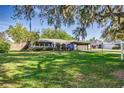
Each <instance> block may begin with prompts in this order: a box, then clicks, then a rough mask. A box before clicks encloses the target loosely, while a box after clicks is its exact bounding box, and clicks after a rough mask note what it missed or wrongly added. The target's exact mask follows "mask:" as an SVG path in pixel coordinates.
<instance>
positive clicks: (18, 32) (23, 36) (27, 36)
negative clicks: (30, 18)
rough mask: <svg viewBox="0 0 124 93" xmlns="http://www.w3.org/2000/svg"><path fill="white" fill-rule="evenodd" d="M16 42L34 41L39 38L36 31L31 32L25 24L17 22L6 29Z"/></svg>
mask: <svg viewBox="0 0 124 93" xmlns="http://www.w3.org/2000/svg"><path fill="white" fill-rule="evenodd" d="M6 32H7V33H8V34H9V35H10V36H11V37H12V39H13V40H14V41H15V42H16V43H21V42H28V41H34V40H36V39H38V38H39V34H38V33H36V32H29V31H28V30H27V29H26V28H25V27H23V25H21V24H19V23H16V25H15V26H10V27H9V28H8V29H7V31H6Z"/></svg>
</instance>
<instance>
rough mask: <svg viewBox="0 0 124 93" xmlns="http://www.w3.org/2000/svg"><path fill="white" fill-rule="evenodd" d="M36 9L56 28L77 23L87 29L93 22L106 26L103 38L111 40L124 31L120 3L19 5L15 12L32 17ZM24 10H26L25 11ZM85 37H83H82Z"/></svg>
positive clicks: (123, 15) (123, 14) (123, 12)
mask: <svg viewBox="0 0 124 93" xmlns="http://www.w3.org/2000/svg"><path fill="white" fill-rule="evenodd" d="M35 8H36V9H38V10H39V11H40V12H39V13H38V16H39V17H40V19H44V21H47V23H48V25H52V26H54V27H55V29H58V28H59V29H60V28H61V26H62V25H65V26H66V25H68V26H70V25H72V24H76V25H77V28H81V29H82V28H83V29H84V31H86V30H87V28H88V27H90V26H91V25H92V24H93V23H97V24H98V25H99V26H101V27H104V28H105V29H104V30H103V34H102V36H101V37H102V38H105V39H107V38H108V37H109V38H110V39H111V40H115V39H117V38H116V37H117V34H118V33H122V34H123V33H124V32H123V31H124V26H123V24H124V18H123V17H124V11H123V6H120V5H114V6H109V5H101V6H100V5H99V6H98V5H85V6H84V5H80V6H73V5H53V6H35V7H34V6H21V8H20V6H18V8H17V10H20V11H21V12H15V13H16V14H17V15H16V16H24V17H25V18H28V19H31V18H33V17H34V16H30V15H33V14H34V13H36V10H35ZM23 10H24V11H23ZM82 38H83V37H82Z"/></svg>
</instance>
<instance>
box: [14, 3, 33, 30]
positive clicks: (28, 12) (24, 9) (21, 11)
mask: <svg viewBox="0 0 124 93" xmlns="http://www.w3.org/2000/svg"><path fill="white" fill-rule="evenodd" d="M14 10H15V11H14V15H13V18H14V19H17V18H24V19H26V20H28V21H29V28H30V32H31V31H32V23H31V21H32V18H33V17H34V16H35V6H31V5H21V6H18V5H17V6H14Z"/></svg>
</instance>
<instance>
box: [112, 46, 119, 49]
mask: <svg viewBox="0 0 124 93" xmlns="http://www.w3.org/2000/svg"><path fill="white" fill-rule="evenodd" d="M112 49H120V46H113V47H112Z"/></svg>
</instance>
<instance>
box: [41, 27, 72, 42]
mask: <svg viewBox="0 0 124 93" xmlns="http://www.w3.org/2000/svg"><path fill="white" fill-rule="evenodd" d="M41 38H50V39H64V40H72V39H73V38H72V37H71V36H70V35H69V34H67V33H66V32H64V31H63V30H55V29H50V28H48V29H43V31H42V34H41Z"/></svg>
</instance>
